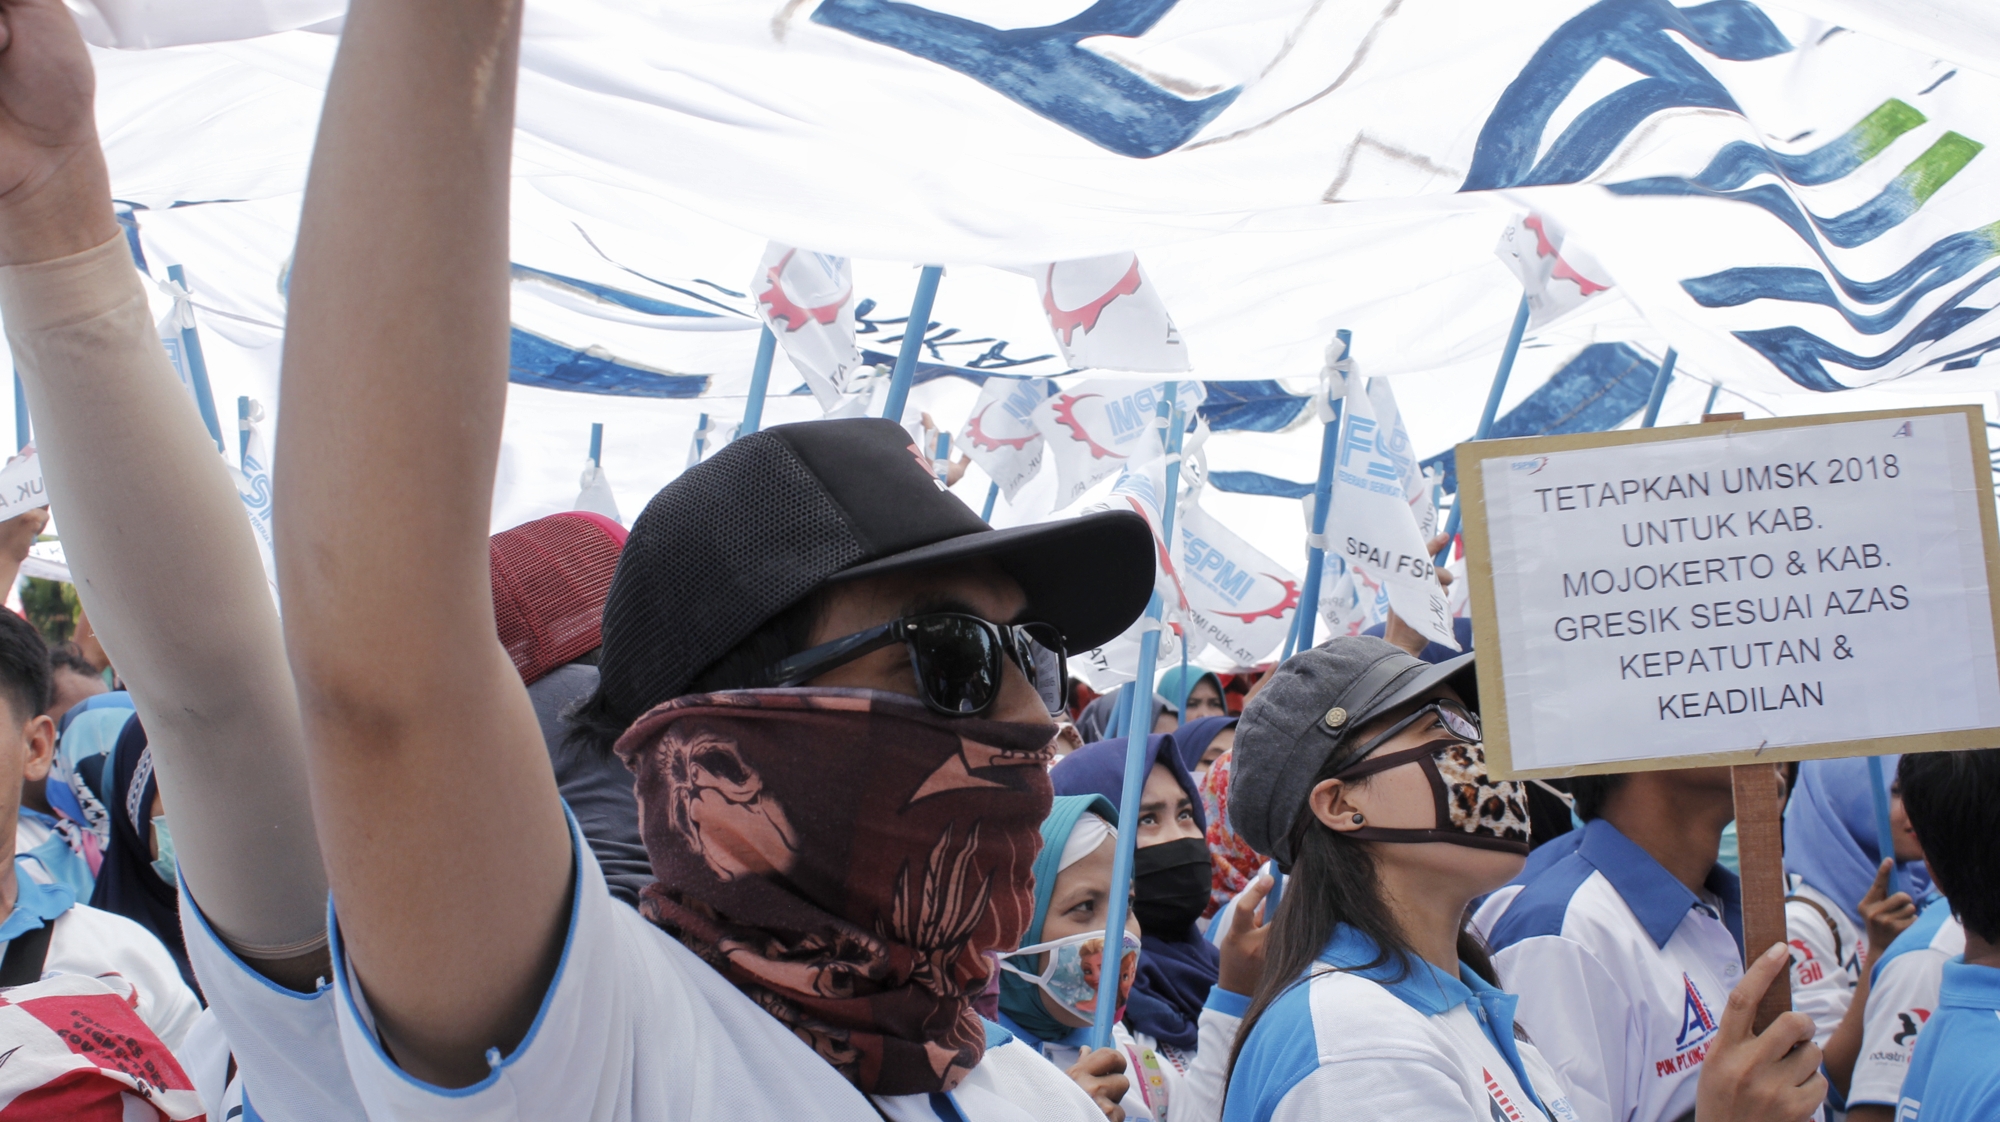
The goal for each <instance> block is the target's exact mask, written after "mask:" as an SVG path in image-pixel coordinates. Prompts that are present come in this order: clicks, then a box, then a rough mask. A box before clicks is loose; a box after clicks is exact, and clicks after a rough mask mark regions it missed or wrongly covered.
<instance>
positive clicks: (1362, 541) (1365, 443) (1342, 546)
mask: <svg viewBox="0 0 2000 1122" xmlns="http://www.w3.org/2000/svg"><path fill="white" fill-rule="evenodd" d="M1341 365H1342V367H1344V368H1343V369H1337V370H1335V373H1336V374H1337V375H1338V376H1339V377H1341V378H1342V379H1343V380H1344V381H1345V382H1346V395H1345V402H1346V404H1345V407H1344V414H1343V416H1342V418H1341V424H1340V446H1339V453H1338V455H1337V456H1336V462H1335V465H1334V473H1333V506H1332V511H1331V515H1330V517H1329V518H1328V519H1327V523H1326V536H1327V539H1328V541H1327V551H1328V552H1329V553H1337V554H1339V555H1340V557H1341V559H1342V560H1344V561H1345V562H1346V563H1347V566H1348V568H1349V570H1350V571H1351V572H1352V573H1353V574H1354V577H1355V580H1356V582H1357V585H1364V584H1375V585H1380V586H1381V587H1383V588H1385V589H1386V590H1387V591H1388V594H1389V604H1390V606H1391V607H1393V608H1394V609H1395V611H1396V614H1397V615H1399V616H1401V617H1403V620H1404V622H1406V623H1408V624H1409V625H1410V626H1411V627H1414V628H1416V629H1417V630H1418V631H1419V632H1421V633H1422V634H1423V635H1425V636H1427V637H1428V638H1430V639H1433V640H1436V641H1437V642H1440V643H1443V644H1444V645H1445V646H1447V647H1450V648H1451V649H1453V650H1457V649H1458V641H1457V639H1455V638H1454V637H1453V635H1452V630H1451V609H1450V607H1449V605H1448V603H1447V600H1446V597H1445V593H1444V588H1443V586H1441V585H1439V584H1438V579H1437V574H1436V573H1435V572H1434V571H1433V566H1432V564H1431V558H1430V555H1429V554H1428V553H1426V552H1425V550H1424V539H1423V538H1422V537H1420V536H1419V531H1418V528H1417V522H1416V519H1415V518H1413V517H1412V516H1411V510H1410V505H1409V501H1408V500H1407V499H1406V498H1405V497H1404V489H1403V470H1402V468H1401V466H1400V465H1399V464H1398V463H1397V456H1398V448H1397V446H1398V444H1399V442H1400V443H1401V444H1402V454H1404V455H1407V454H1408V452H1407V449H1408V436H1407V434H1399V433H1398V431H1397V429H1396V427H1395V424H1394V418H1393V417H1391V418H1390V419H1389V420H1390V423H1389V424H1388V425H1387V426H1385V425H1384V424H1383V419H1382V418H1380V417H1378V416H1376V413H1375V406H1374V403H1373V402H1371V401H1370V400H1369V397H1368V393H1367V392H1366V390H1365V389H1364V388H1363V386H1362V385H1361V376H1360V375H1359V374H1356V373H1354V372H1353V369H1352V367H1351V365H1348V364H1345V363H1343V364H1341Z"/></svg>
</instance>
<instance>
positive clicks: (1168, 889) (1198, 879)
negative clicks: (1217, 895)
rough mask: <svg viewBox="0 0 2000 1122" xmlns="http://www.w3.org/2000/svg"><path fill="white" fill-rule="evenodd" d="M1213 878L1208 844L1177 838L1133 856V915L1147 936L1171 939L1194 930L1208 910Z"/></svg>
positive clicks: (1196, 840) (1194, 839)
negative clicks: (1203, 913) (1204, 910)
mask: <svg viewBox="0 0 2000 1122" xmlns="http://www.w3.org/2000/svg"><path fill="white" fill-rule="evenodd" d="M1213 876H1214V874H1213V873H1212V872H1211V871H1210V866H1209V862H1208V843H1207V842H1206V841H1204V840H1202V839H1201V838H1178V839H1176V840H1174V841H1170V842H1161V843H1160V844H1159V845H1149V846H1147V847H1146V848H1144V849H1141V850H1138V851H1136V852H1134V853H1133V854H1132V914H1133V915H1135V916H1138V917H1139V926H1140V927H1141V928H1142V929H1144V931H1145V933H1146V934H1148V935H1160V936H1166V937H1168V938H1172V937H1174V936H1176V935H1180V934H1182V933H1183V932H1185V931H1187V929H1188V928H1190V927H1193V926H1194V921H1195V920H1198V919H1200V918H1201V913H1202V911H1203V909H1205V908H1207V907H1208V889H1209V883H1210V881H1211V880H1212V879H1213Z"/></svg>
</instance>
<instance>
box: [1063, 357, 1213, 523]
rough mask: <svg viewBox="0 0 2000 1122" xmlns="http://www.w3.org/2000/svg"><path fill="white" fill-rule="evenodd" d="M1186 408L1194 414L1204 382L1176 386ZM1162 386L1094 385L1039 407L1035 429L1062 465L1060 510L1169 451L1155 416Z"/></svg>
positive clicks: (1086, 385)
mask: <svg viewBox="0 0 2000 1122" xmlns="http://www.w3.org/2000/svg"><path fill="white" fill-rule="evenodd" d="M1175 384H1176V385H1177V386H1178V387H1179V389H1178V391H1177V392H1178V393H1179V395H1180V404H1181V409H1182V411H1183V412H1184V413H1186V414H1188V415H1190V416H1191V415H1192V414H1193V413H1194V409H1195V406H1197V405H1200V404H1201V402H1202V399H1203V397H1204V391H1203V389H1202V386H1201V383H1200V382H1193V381H1185V382H1177V383H1175ZM1159 404H1160V387H1159V386H1157V385H1151V384H1141V385H1137V386H1135V385H1133V384H1132V383H1131V382H1128V381H1116V382H1113V381H1089V382H1084V383H1082V384H1081V385H1078V386H1077V387H1076V388H1075V389H1073V390H1069V391H1066V392H1062V393H1058V394H1056V395H1055V396H1054V397H1051V398H1049V399H1048V400H1046V401H1044V402H1042V403H1041V404H1040V405H1038V406H1036V407H1035V411H1034V418H1035V427H1036V428H1037V429H1039V430H1041V433H1042V436H1043V437H1044V438H1045V439H1046V440H1047V441H1048V448H1049V454H1050V456H1052V457H1053V458H1054V460H1055V463H1056V500H1055V505H1056V508H1057V509H1061V508H1062V507H1065V506H1068V505H1069V504H1070V503H1073V502H1075V501H1076V500H1077V499H1078V498H1080V497H1082V495H1083V493H1084V492H1085V491H1088V490H1090V488H1091V485H1092V484H1094V483H1096V482H1098V481H1099V480H1101V479H1104V478H1105V477H1107V476H1110V475H1113V474H1115V473H1117V472H1118V471H1119V470H1121V469H1122V468H1124V467H1125V466H1126V465H1127V464H1129V463H1145V462H1146V461H1149V460H1151V459H1153V458H1154V457H1156V456H1159V455H1160V454H1161V452H1162V448H1163V447H1164V446H1163V445H1162V444H1161V441H1160V436H1161V432H1160V426H1159V425H1158V424H1156V423H1155V420H1156V418H1155V414H1156V412H1157V411H1158V408H1159Z"/></svg>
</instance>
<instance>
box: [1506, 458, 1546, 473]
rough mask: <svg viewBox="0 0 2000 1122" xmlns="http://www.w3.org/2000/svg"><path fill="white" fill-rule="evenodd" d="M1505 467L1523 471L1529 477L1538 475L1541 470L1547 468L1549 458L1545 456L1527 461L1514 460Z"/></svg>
mask: <svg viewBox="0 0 2000 1122" xmlns="http://www.w3.org/2000/svg"><path fill="white" fill-rule="evenodd" d="M1507 466H1508V467H1510V468H1513V469H1514V470H1515V471H1525V472H1527V473H1528V474H1529V475H1540V474H1541V472H1542V469H1543V468H1545V467H1547V466H1549V458H1548V457H1547V456H1536V457H1534V458H1533V459H1528V460H1515V461H1514V462H1513V463H1511V464H1509V465H1507Z"/></svg>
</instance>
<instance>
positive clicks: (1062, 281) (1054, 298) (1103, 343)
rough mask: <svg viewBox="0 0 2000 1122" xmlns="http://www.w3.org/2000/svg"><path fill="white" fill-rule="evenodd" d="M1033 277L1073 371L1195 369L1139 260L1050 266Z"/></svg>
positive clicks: (1129, 256) (1118, 257) (1121, 257)
mask: <svg viewBox="0 0 2000 1122" xmlns="http://www.w3.org/2000/svg"><path fill="white" fill-rule="evenodd" d="M1034 277H1035V285H1036V287H1037V288H1039V289H1040V290H1041V296H1042V313H1043V314H1044V315H1046V316H1048V317H1049V330H1050V331H1052V332H1054V333H1055V337H1056V344H1057V345H1058V346H1060V347H1061V348H1062V353H1063V359H1064V361H1066V362H1068V363H1069V364H1070V365H1071V366H1074V367H1079V368H1086V369H1097V370H1136V371H1141V372H1144V373H1148V374H1178V373H1181V372H1183V371H1187V370H1191V369H1193V367H1192V366H1191V365H1190V364H1189V362H1188V352H1187V345H1186V344H1185V343H1184V342H1182V340H1181V333H1180V330H1179V329H1178V328H1176V327H1174V320H1173V317H1172V316H1170V315H1168V314H1167V306H1166V304H1165V303H1163V302H1162V301H1161V300H1160V290H1159V289H1158V288H1156V287H1154V285H1153V283H1152V282H1151V281H1150V280H1148V279H1146V273H1145V270H1143V269H1141V268H1140V267H1139V255H1138V254H1136V253H1113V254H1109V255H1106V256H1104V257H1084V258H1079V259H1077V260H1074V261H1052V262H1050V263H1048V264H1046V265H1037V266H1035V268H1034Z"/></svg>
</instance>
